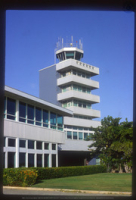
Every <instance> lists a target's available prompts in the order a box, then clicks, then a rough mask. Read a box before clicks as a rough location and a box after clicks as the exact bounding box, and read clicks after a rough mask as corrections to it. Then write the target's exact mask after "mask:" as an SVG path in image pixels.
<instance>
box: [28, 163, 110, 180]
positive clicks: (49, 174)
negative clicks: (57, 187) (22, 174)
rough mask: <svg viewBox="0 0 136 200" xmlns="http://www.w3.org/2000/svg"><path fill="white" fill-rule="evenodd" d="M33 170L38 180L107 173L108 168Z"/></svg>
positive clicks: (100, 166) (87, 167)
mask: <svg viewBox="0 0 136 200" xmlns="http://www.w3.org/2000/svg"><path fill="white" fill-rule="evenodd" d="M32 169H35V170H36V171H37V173H38V177H37V180H43V179H53V178H62V177H69V176H80V175H89V174H96V173H105V172H107V168H106V166H105V165H91V166H73V167H52V168H48V167H47V168H42V167H33V168H32Z"/></svg>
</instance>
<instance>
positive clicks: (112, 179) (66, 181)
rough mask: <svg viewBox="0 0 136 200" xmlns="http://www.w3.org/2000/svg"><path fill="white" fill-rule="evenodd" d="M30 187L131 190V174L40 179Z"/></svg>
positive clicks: (102, 174)
mask: <svg viewBox="0 0 136 200" xmlns="http://www.w3.org/2000/svg"><path fill="white" fill-rule="evenodd" d="M32 187H39V188H58V189H75V190H96V191H120V192H131V191H132V174H125V173H123V174H117V173H115V174H113V173H101V174H92V175H85V176H73V177H66V178H56V179H48V180H41V181H40V182H39V183H37V184H35V185H33V186H32Z"/></svg>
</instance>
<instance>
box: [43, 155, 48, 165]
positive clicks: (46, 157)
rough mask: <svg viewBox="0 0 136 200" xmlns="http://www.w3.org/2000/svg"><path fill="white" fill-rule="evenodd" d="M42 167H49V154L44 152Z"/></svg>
mask: <svg viewBox="0 0 136 200" xmlns="http://www.w3.org/2000/svg"><path fill="white" fill-rule="evenodd" d="M44 167H49V154H44Z"/></svg>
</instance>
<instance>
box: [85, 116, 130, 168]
mask: <svg viewBox="0 0 136 200" xmlns="http://www.w3.org/2000/svg"><path fill="white" fill-rule="evenodd" d="M120 120H121V118H112V117H111V116H108V117H105V118H104V119H102V120H101V126H99V127H98V128H93V130H94V134H92V135H91V140H93V143H92V144H91V145H90V146H89V147H93V149H92V151H91V154H92V156H99V158H100V159H101V162H103V163H105V164H106V165H107V169H108V171H115V169H117V168H119V172H121V171H122V168H124V170H125V171H126V172H129V171H131V168H132V139H133V127H132V122H128V121H127V119H126V121H125V122H122V123H120ZM88 139H89V138H88Z"/></svg>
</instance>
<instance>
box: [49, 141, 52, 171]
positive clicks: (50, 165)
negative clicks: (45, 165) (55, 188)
mask: <svg viewBox="0 0 136 200" xmlns="http://www.w3.org/2000/svg"><path fill="white" fill-rule="evenodd" d="M49 167H52V149H51V143H49Z"/></svg>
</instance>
